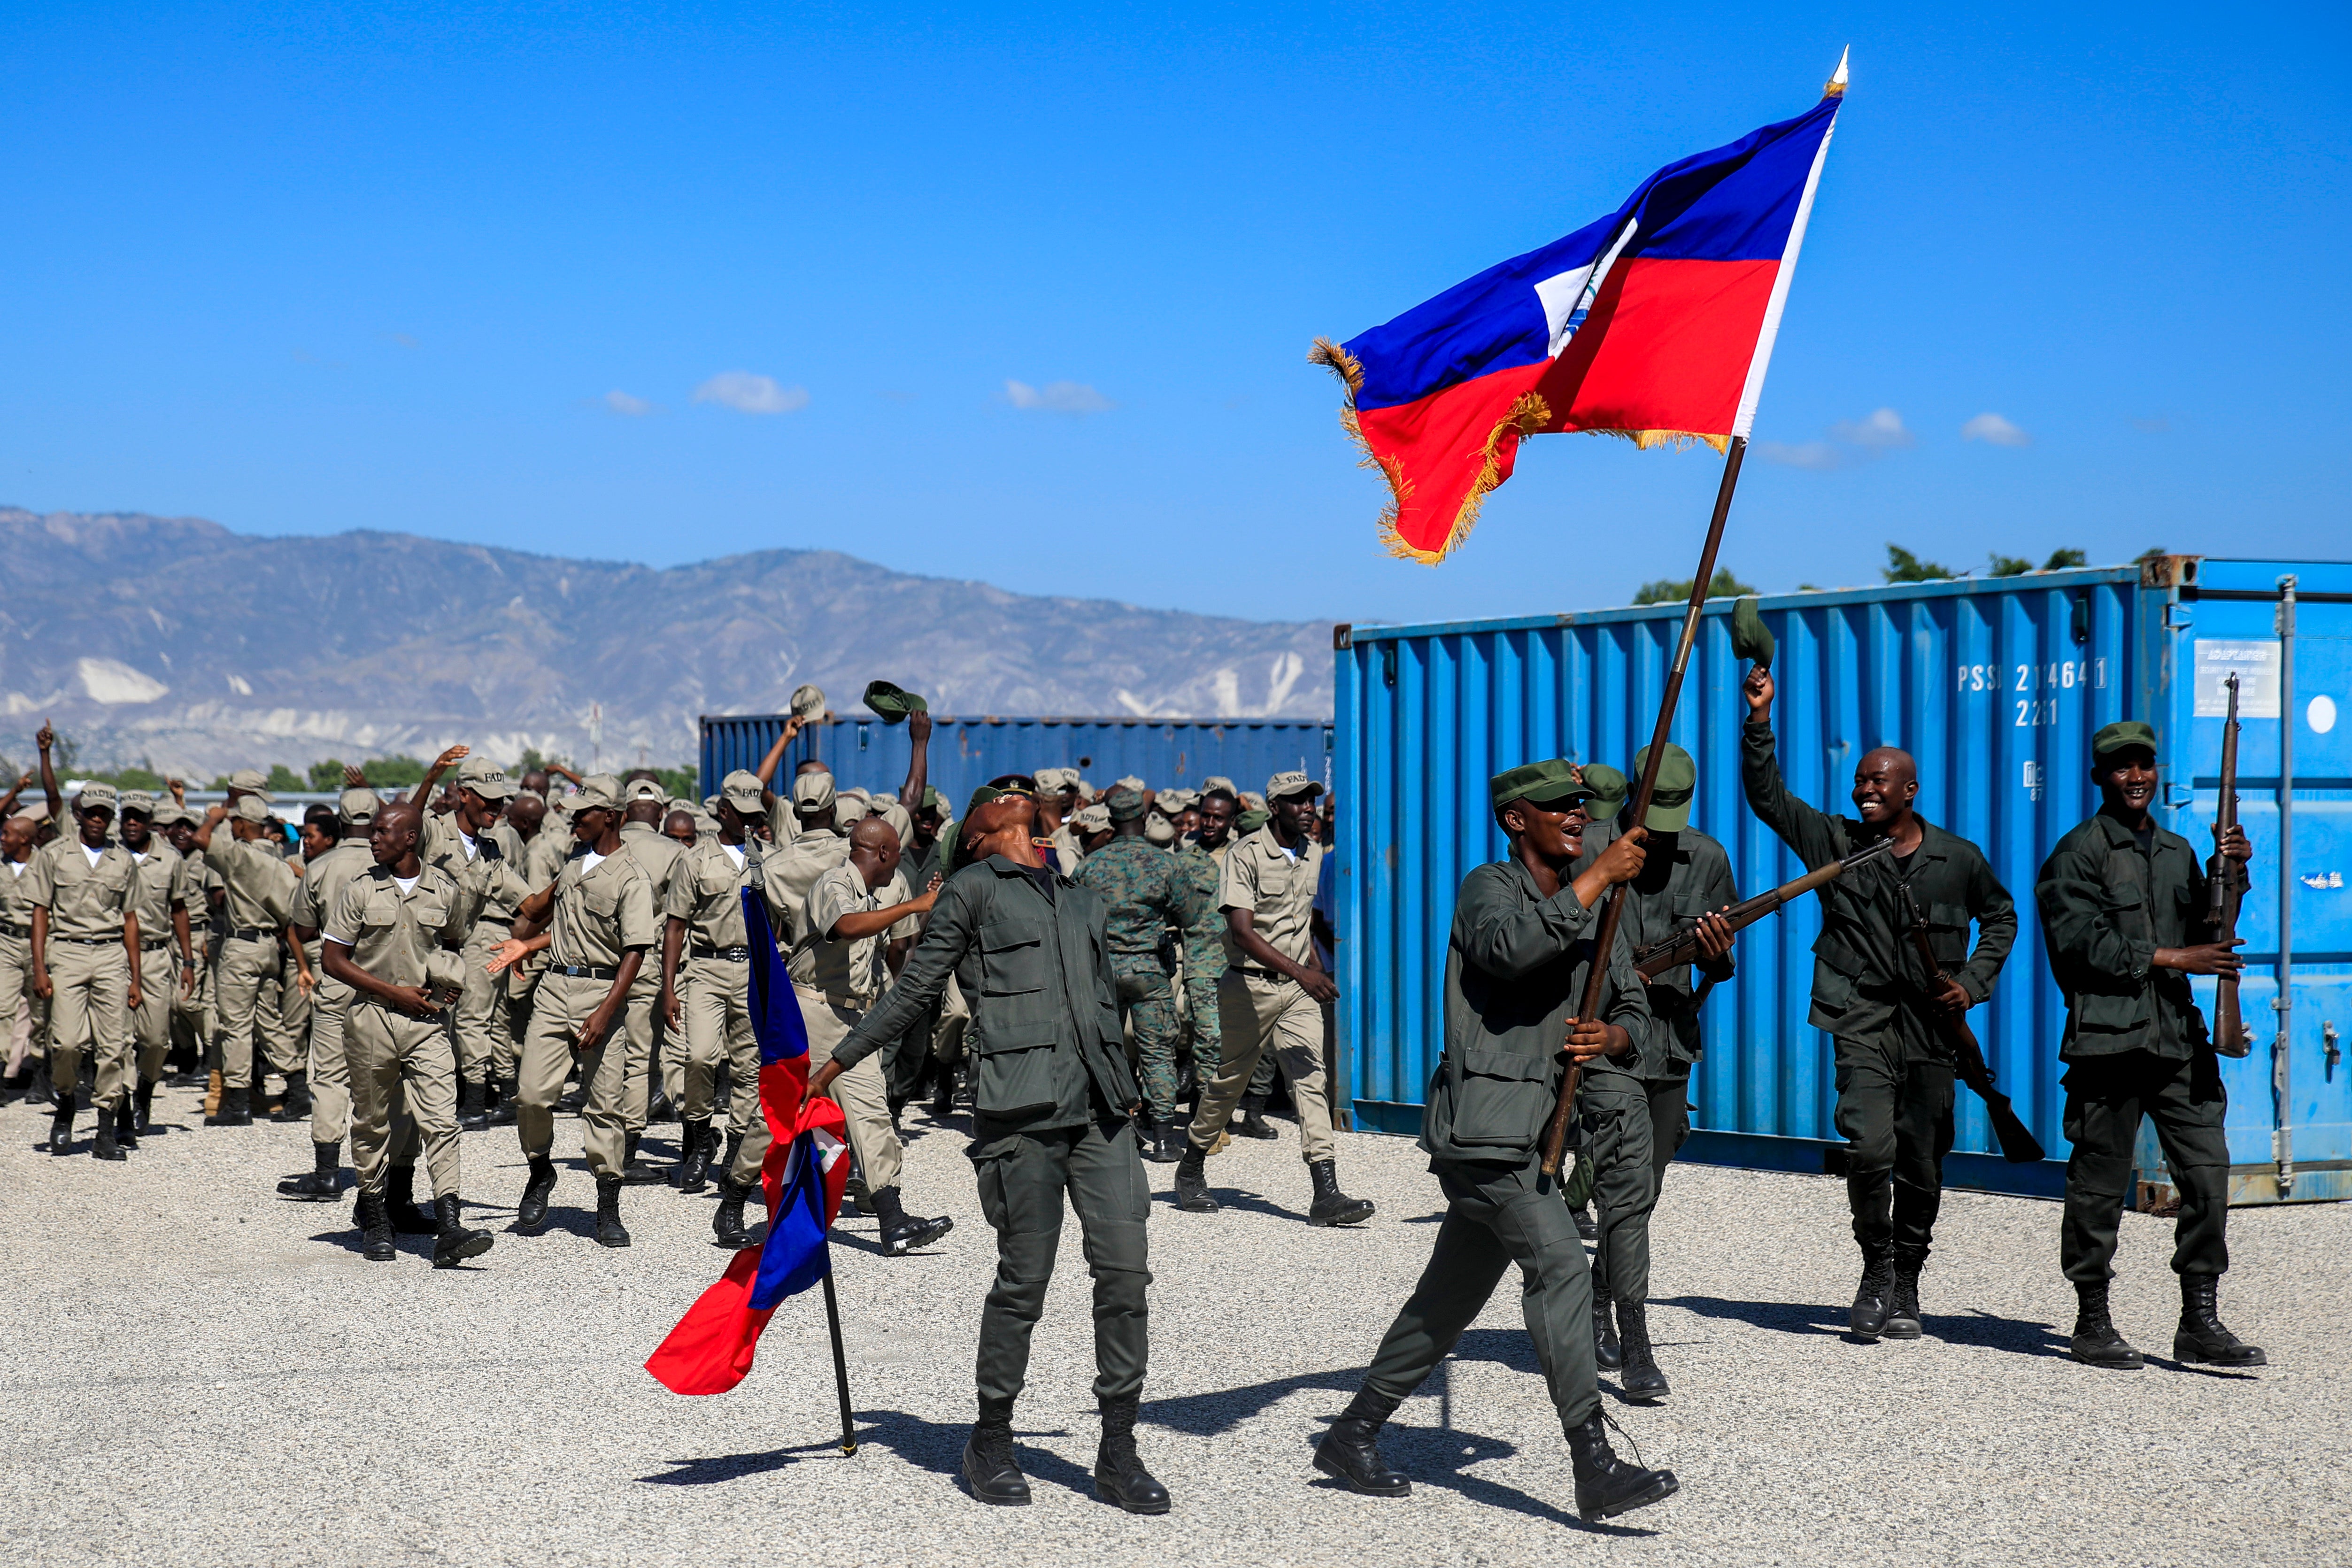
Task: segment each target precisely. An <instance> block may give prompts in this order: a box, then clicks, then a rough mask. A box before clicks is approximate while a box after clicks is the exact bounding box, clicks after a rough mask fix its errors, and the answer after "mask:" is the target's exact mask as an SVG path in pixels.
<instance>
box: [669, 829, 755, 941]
mask: <svg viewBox="0 0 2352 1568" xmlns="http://www.w3.org/2000/svg"><path fill="white" fill-rule="evenodd" d="M750 886H751V863H750V861H749V859H748V858H745V857H744V855H743V851H742V849H741V848H740V847H737V848H735V849H732V850H730V849H729V848H728V847H726V846H725V845H723V844H720V843H719V841H718V840H716V839H713V840H712V841H711V842H709V844H698V845H696V846H695V847H693V848H692V849H690V850H688V851H687V853H685V854H684V855H681V856H680V857H678V862H677V867H676V868H675V869H673V870H672V871H671V872H670V877H669V892H668V895H667V897H666V898H665V899H664V900H663V902H662V912H663V913H664V914H666V915H668V916H671V917H673V918H674V919H677V920H681V921H685V922H686V929H687V935H688V939H689V941H690V944H691V945H690V946H689V948H688V954H687V956H689V957H690V956H692V948H693V947H695V946H700V947H744V946H747V945H749V944H750V942H751V937H750V936H749V935H748V934H747V933H746V932H745V931H744V930H743V889H745V888H748V887H750Z"/></svg>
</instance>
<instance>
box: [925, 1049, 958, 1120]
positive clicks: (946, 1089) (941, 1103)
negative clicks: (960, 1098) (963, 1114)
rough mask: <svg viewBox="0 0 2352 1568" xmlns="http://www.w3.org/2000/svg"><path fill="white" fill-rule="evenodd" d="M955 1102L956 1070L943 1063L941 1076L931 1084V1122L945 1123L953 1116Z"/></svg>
mask: <svg viewBox="0 0 2352 1568" xmlns="http://www.w3.org/2000/svg"><path fill="white" fill-rule="evenodd" d="M955 1102H956V1073H955V1068H951V1067H950V1066H948V1064H947V1063H945V1062H941V1063H940V1065H939V1076H938V1077H937V1078H936V1079H933V1080H932V1083H931V1120H932V1121H946V1120H947V1119H948V1118H949V1117H950V1116H953V1115H954V1114H955Z"/></svg>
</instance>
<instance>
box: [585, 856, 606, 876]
mask: <svg viewBox="0 0 2352 1568" xmlns="http://www.w3.org/2000/svg"><path fill="white" fill-rule="evenodd" d="M580 858H581V861H582V862H583V864H582V865H581V868H580V874H581V875H582V876H583V877H584V876H586V875H587V874H588V873H589V872H591V871H593V870H594V869H595V868H597V867H599V866H602V865H603V864H604V857H603V856H602V855H599V854H597V853H596V851H594V850H593V849H591V850H590V851H588V853H587V854H585V855H583V856H582V857H580Z"/></svg>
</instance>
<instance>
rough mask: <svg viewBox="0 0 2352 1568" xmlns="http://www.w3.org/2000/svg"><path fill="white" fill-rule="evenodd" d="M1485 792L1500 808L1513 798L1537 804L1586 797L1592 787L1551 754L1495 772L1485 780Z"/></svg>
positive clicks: (1556, 802) (1553, 803)
mask: <svg viewBox="0 0 2352 1568" xmlns="http://www.w3.org/2000/svg"><path fill="white" fill-rule="evenodd" d="M1486 795H1487V798H1488V799H1489V800H1490V801H1492V802H1493V804H1494V805H1495V808H1496V810H1497V811H1499V810H1501V809H1502V808H1503V807H1504V806H1507V805H1510V804H1511V802H1513V801H1515V800H1524V801H1528V802H1530V803H1531V804H1533V805H1564V804H1565V803H1567V802H1569V801H1571V800H1588V799H1590V798H1591V795H1592V789H1591V785H1589V784H1579V783H1578V782H1577V778H1576V773H1575V770H1574V769H1572V768H1570V766H1569V765H1568V764H1567V763H1564V762H1562V761H1561V760H1560V759H1559V758H1558V757H1551V758H1548V759H1547V760H1545V761H1543V762H1540V763H1520V764H1519V765H1518V766H1517V767H1516V768H1507V769H1505V770H1504V771H1503V772H1501V773H1496V775H1495V776H1494V777H1493V778H1490V779H1488V780H1487V781H1486Z"/></svg>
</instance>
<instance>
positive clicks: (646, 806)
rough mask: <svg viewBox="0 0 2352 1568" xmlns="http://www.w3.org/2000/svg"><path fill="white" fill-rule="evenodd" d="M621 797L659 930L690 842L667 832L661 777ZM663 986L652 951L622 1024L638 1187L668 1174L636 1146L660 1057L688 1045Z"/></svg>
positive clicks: (630, 1155) (624, 827)
mask: <svg viewBox="0 0 2352 1568" xmlns="http://www.w3.org/2000/svg"><path fill="white" fill-rule="evenodd" d="M622 801H623V805H622V809H621V843H622V845H623V847H625V848H626V849H627V850H628V852H629V853H630V855H632V856H633V857H635V859H636V862H637V864H638V865H639V866H640V867H642V868H644V869H645V873H646V880H647V881H649V882H651V883H652V884H653V895H654V921H655V927H656V930H659V928H660V925H661V922H662V920H663V918H664V917H663V910H665V908H667V902H668V898H669V875H670V871H671V869H672V868H674V867H676V866H677V862H678V859H679V858H680V857H681V856H682V855H684V853H685V846H683V845H681V844H679V843H678V841H677V839H675V838H672V837H669V836H668V835H667V834H665V833H664V832H663V831H662V826H663V825H664V824H665V823H666V822H667V820H668V819H669V793H668V792H667V790H665V789H663V788H662V786H661V781H660V780H658V779H656V778H654V777H652V776H650V775H642V776H639V777H636V778H633V779H631V780H629V781H628V783H627V784H626V785H625V787H624V789H623V791H622ZM661 989H662V974H661V963H660V960H659V958H658V957H657V956H654V955H648V956H647V958H646V963H645V967H644V968H642V969H640V970H638V971H637V979H636V984H634V985H632V986H630V987H629V1005H628V1010H627V1012H626V1013H625V1015H624V1016H623V1017H622V1026H623V1027H624V1028H625V1029H626V1030H627V1032H628V1041H629V1071H630V1073H631V1074H632V1075H634V1076H635V1079H637V1080H638V1081H639V1082H640V1083H641V1084H642V1085H643V1086H644V1087H643V1088H642V1089H636V1090H633V1091H632V1092H631V1094H630V1096H629V1104H630V1105H631V1107H632V1108H633V1110H634V1115H633V1120H632V1121H630V1123H629V1131H628V1135H627V1139H626V1142H625V1152H624V1158H623V1161H622V1165H621V1179H622V1180H623V1181H624V1182H626V1183H628V1184H631V1185H633V1186H635V1185H644V1184H651V1183H655V1182H660V1181H663V1180H665V1179H666V1178H667V1174H668V1173H667V1172H666V1171H663V1170H659V1169H656V1168H655V1167H654V1166H651V1165H648V1164H646V1163H645V1162H643V1161H641V1160H639V1159H638V1158H637V1146H638V1145H639V1144H640V1143H641V1142H644V1140H645V1135H646V1123H647V1122H648V1121H651V1120H652V1118H653V1100H654V1098H655V1096H656V1093H657V1092H658V1090H659V1088H660V1075H659V1068H660V1060H661V1057H662V1055H663V1054H664V1052H665V1051H667V1050H669V1049H675V1048H683V1046H684V1042H683V1041H674V1040H672V1039H671V1038H670V1035H669V1029H668V1026H667V1023H666V1022H665V1021H664V1019H663V1018H662V1016H661V1010H660V1001H661ZM662 1098H664V1099H665V1100H667V1098H668V1097H667V1096H663V1097H662ZM665 1110H666V1112H667V1114H668V1115H676V1114H677V1103H676V1102H675V1101H670V1102H669V1103H668V1104H667V1106H666V1107H665Z"/></svg>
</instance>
